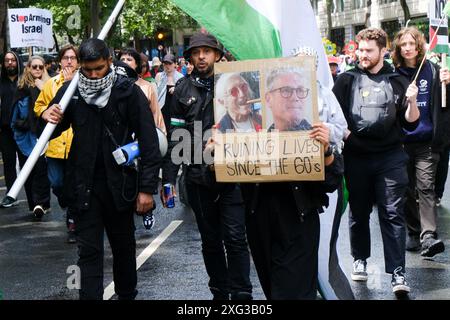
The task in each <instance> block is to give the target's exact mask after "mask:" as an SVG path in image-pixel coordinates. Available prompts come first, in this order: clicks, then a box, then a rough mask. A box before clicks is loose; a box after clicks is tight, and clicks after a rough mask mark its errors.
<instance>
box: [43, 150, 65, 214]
mask: <svg viewBox="0 0 450 320" xmlns="http://www.w3.org/2000/svg"><path fill="white" fill-rule="evenodd" d="M66 161H67V160H65V159H57V158H47V172H48V180H50V186H51V187H52V190H53V194H54V195H55V196H56V197H57V198H58V203H59V205H60V206H61V207H62V208H65V207H66V205H65V204H64V203H63V202H64V201H62V193H63V185H64V168H65V165H66Z"/></svg>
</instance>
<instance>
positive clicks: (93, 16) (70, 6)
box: [0, 0, 197, 49]
mask: <svg viewBox="0 0 450 320" xmlns="http://www.w3.org/2000/svg"><path fill="white" fill-rule="evenodd" d="M8 4H9V7H10V8H27V7H37V8H42V9H48V10H50V11H51V12H52V14H53V32H54V33H55V34H56V35H59V36H67V37H68V40H69V42H70V43H73V44H77V43H76V42H80V40H82V39H85V38H88V37H90V36H91V34H93V35H94V36H97V35H98V33H99V31H100V29H101V27H102V26H103V25H104V23H105V22H106V20H107V19H108V18H109V15H110V14H111V12H112V10H113V9H114V7H115V5H116V4H117V0H89V1H88V0H8ZM92 9H94V12H92ZM2 10H3V12H2ZM5 18H6V3H5V1H4V0H0V23H1V21H2V19H5ZM118 20H119V19H117V20H116V23H115V24H114V25H113V27H112V30H111V31H110V33H109V34H108V43H109V45H111V46H119V47H120V46H122V44H123V43H124V42H128V40H129V39H130V38H134V40H135V43H139V41H138V40H139V39H140V38H143V37H149V38H150V37H153V35H154V33H155V31H156V30H157V29H159V28H163V29H170V30H172V29H174V28H180V27H196V26H197V23H196V22H195V21H194V20H193V19H192V18H191V17H189V16H188V15H186V14H185V13H184V12H183V11H181V10H180V9H179V8H178V7H176V6H175V5H174V4H173V3H172V2H171V1H169V0H127V1H126V2H125V6H124V8H123V9H122V12H121V15H120V22H118ZM0 31H1V24H0ZM5 34H6V30H3V34H2V35H5ZM4 39H5V37H4V36H1V37H0V49H1V48H2V47H1V45H2V41H3V40H4Z"/></svg>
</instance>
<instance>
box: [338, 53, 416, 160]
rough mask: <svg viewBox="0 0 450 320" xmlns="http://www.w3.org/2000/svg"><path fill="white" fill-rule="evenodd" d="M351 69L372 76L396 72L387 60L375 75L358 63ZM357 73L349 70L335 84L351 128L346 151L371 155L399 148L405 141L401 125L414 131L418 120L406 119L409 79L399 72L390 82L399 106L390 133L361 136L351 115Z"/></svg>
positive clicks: (346, 142)
mask: <svg viewBox="0 0 450 320" xmlns="http://www.w3.org/2000/svg"><path fill="white" fill-rule="evenodd" d="M351 71H352V72H358V73H365V74H367V75H368V76H369V78H371V76H376V75H381V74H392V73H394V69H393V67H392V66H391V65H390V64H389V63H387V62H386V61H385V62H384V65H383V67H382V68H381V70H380V71H379V72H378V73H377V74H376V75H372V74H371V73H369V72H368V71H366V70H364V69H362V68H361V67H360V66H359V65H358V66H357V67H356V68H355V69H353V70H351ZM353 80H354V76H353V75H352V74H350V72H345V73H343V74H341V75H340V76H339V77H338V78H337V80H336V82H335V84H334V87H333V92H334V94H335V96H336V98H337V99H338V101H339V104H340V105H341V108H342V111H343V113H344V116H345V119H346V120H347V123H348V129H349V130H350V131H351V134H350V136H349V137H348V138H347V140H345V147H344V154H345V153H352V154H356V155H358V154H372V153H379V152H386V151H390V150H394V149H397V148H400V147H401V145H402V143H403V138H404V133H403V130H402V127H403V128H405V129H406V130H408V131H413V130H414V129H415V128H416V127H417V125H418V123H419V120H417V121H415V122H412V123H409V122H407V121H406V119H405V113H406V109H407V107H408V104H407V102H406V99H405V93H406V89H407V88H408V85H409V82H408V80H407V79H406V78H405V77H403V76H401V75H397V76H394V77H391V78H390V80H391V85H392V88H393V90H394V97H395V99H396V107H397V120H396V122H395V124H394V125H393V126H392V127H391V129H390V131H389V132H388V134H386V136H385V137H383V138H370V137H361V136H359V135H358V133H357V132H356V130H355V128H354V124H353V121H352V117H351V114H350V112H351V107H352V106H351V105H350V103H351V97H352V96H353V94H352V84H353Z"/></svg>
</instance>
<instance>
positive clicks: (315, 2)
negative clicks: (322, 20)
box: [311, 0, 319, 15]
mask: <svg viewBox="0 0 450 320" xmlns="http://www.w3.org/2000/svg"><path fill="white" fill-rule="evenodd" d="M311 6H312V8H313V10H314V14H315V15H317V14H318V13H319V0H311Z"/></svg>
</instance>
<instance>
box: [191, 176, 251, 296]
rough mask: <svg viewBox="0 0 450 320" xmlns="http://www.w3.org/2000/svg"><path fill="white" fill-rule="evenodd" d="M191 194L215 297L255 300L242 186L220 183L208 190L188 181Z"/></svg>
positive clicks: (211, 288)
mask: <svg viewBox="0 0 450 320" xmlns="http://www.w3.org/2000/svg"><path fill="white" fill-rule="evenodd" d="M187 191H188V199H189V204H190V206H191V208H192V210H193V211H194V213H195V217H196V220H197V226H198V230H199V231H200V236H201V239H202V253H203V259H204V262H205V267H206V271H207V273H208V276H209V279H210V280H209V287H210V290H211V292H212V294H213V295H214V297H215V298H217V299H228V296H229V294H230V293H231V299H249V298H251V293H252V285H251V283H250V254H249V251H248V245H247V239H246V234H245V209H244V204H243V201H242V195H241V191H240V189H239V186H238V185H237V184H233V183H231V184H225V183H222V184H221V183H217V184H215V185H214V186H210V187H206V186H202V185H198V184H194V183H192V182H189V181H187ZM224 246H225V249H224ZM225 250H226V253H225Z"/></svg>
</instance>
